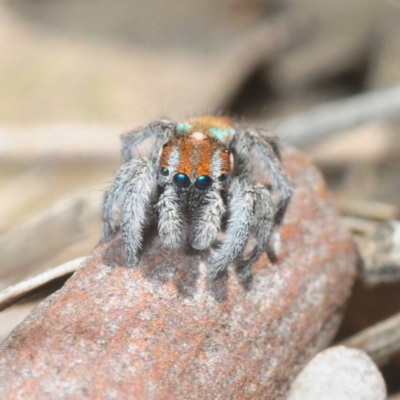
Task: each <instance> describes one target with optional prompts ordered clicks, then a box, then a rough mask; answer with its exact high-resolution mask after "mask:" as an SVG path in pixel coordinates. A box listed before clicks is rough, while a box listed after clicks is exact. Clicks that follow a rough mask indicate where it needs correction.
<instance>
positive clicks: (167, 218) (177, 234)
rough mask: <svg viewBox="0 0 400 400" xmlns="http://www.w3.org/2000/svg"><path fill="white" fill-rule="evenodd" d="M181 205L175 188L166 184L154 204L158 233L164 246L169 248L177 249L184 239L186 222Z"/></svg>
mask: <svg viewBox="0 0 400 400" xmlns="http://www.w3.org/2000/svg"><path fill="white" fill-rule="evenodd" d="M181 203H182V201H181V199H180V197H179V193H178V192H177V190H176V188H175V187H174V186H173V185H172V184H168V185H166V186H165V188H164V192H163V193H162V194H161V196H160V198H159V200H158V202H157V204H156V209H157V210H158V215H159V216H158V233H159V235H160V238H161V240H162V242H163V243H164V245H165V246H167V247H169V248H177V247H179V246H180V245H181V244H182V242H183V241H184V239H185V237H184V235H185V227H186V220H185V218H184V212H183V210H182V205H181Z"/></svg>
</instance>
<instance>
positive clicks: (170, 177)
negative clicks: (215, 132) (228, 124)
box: [159, 132, 231, 192]
mask: <svg viewBox="0 0 400 400" xmlns="http://www.w3.org/2000/svg"><path fill="white" fill-rule="evenodd" d="M159 171H160V172H159V176H160V179H159V180H160V183H161V184H162V185H163V184H167V183H172V184H173V185H174V186H175V187H176V188H177V189H178V190H195V191H198V192H207V191H209V190H210V189H214V190H220V189H221V188H222V184H223V182H225V181H226V180H227V179H228V177H229V174H230V172H231V161H230V153H229V150H228V149H227V148H226V146H225V145H224V144H223V143H222V142H220V141H219V140H217V139H216V138H214V137H212V136H211V135H208V134H206V133H202V132H185V133H183V134H182V135H179V136H176V137H175V138H173V139H171V140H170V141H168V142H167V143H166V144H165V145H164V147H163V149H162V152H161V156H160V170H159Z"/></svg>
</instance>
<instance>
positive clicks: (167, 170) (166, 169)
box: [160, 167, 169, 176]
mask: <svg viewBox="0 0 400 400" xmlns="http://www.w3.org/2000/svg"><path fill="white" fill-rule="evenodd" d="M160 172H161V175H164V176H168V175H169V169H168V168H165V167H162V168H161V169H160Z"/></svg>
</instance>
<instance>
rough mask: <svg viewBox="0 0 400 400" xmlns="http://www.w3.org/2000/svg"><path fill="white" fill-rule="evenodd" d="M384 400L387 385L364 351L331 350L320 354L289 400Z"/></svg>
mask: <svg viewBox="0 0 400 400" xmlns="http://www.w3.org/2000/svg"><path fill="white" fill-rule="evenodd" d="M304 399H306V400H332V399H340V400H355V399H357V400H385V399H386V386H385V381H384V380H383V377H382V375H381V373H380V372H379V370H378V368H377V367H376V365H375V364H374V362H373V361H372V360H371V359H370V358H369V357H368V355H367V354H366V353H364V352H363V351H361V350H356V349H350V348H348V347H345V346H337V347H332V348H330V349H327V350H324V351H322V352H321V353H319V354H317V355H316V356H315V357H314V358H313V359H312V360H311V361H310V362H309V363H308V364H307V365H306V367H305V368H304V369H303V371H301V373H300V374H299V375H298V376H297V377H296V379H295V380H294V382H293V384H292V387H291V390H290V393H289V397H288V400H304Z"/></svg>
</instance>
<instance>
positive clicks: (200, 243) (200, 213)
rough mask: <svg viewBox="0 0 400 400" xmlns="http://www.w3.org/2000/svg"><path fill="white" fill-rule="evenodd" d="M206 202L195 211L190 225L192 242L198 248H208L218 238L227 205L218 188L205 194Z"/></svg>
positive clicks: (204, 199)
mask: <svg viewBox="0 0 400 400" xmlns="http://www.w3.org/2000/svg"><path fill="white" fill-rule="evenodd" d="M203 202H204V204H202V205H200V206H199V207H198V208H197V209H196V210H195V211H194V215H193V219H192V225H191V227H190V242H191V244H192V247H193V248H194V249H197V250H204V249H208V248H209V247H210V246H211V244H212V243H213V242H214V241H215V239H216V238H217V235H218V232H219V231H220V228H221V218H222V217H223V215H224V214H225V212H226V210H225V205H224V201H223V199H222V197H221V193H220V192H219V191H218V190H213V191H209V192H208V193H206V194H205V195H204V198H203Z"/></svg>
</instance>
